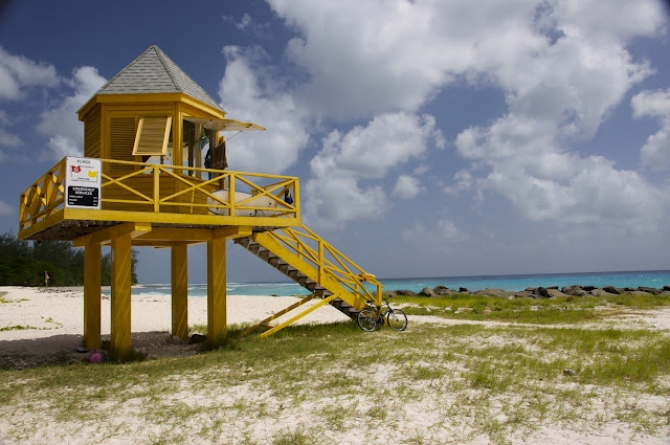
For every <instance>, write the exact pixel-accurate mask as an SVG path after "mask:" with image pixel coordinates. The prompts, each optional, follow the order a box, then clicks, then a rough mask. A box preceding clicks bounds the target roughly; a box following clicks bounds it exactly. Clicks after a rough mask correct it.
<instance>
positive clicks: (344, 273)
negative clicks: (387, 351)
mask: <svg viewBox="0 0 670 445" xmlns="http://www.w3.org/2000/svg"><path fill="white" fill-rule="evenodd" d="M298 228H299V229H301V230H303V231H304V232H305V233H300V232H299V231H297V230H296V229H298ZM278 232H283V233H286V235H280V233H278ZM267 233H268V235H269V236H271V237H272V238H274V239H275V240H277V241H279V242H281V243H282V244H283V245H284V246H286V247H288V249H289V250H293V251H294V252H295V254H296V255H297V256H298V257H301V258H302V259H303V260H305V261H308V262H310V263H312V264H313V265H314V267H315V268H316V269H317V270H318V273H319V278H320V279H319V281H323V278H324V276H327V277H329V278H331V279H333V280H334V281H336V282H337V283H338V284H340V285H341V286H342V287H344V288H346V289H349V290H350V291H351V292H352V293H354V294H355V295H357V296H358V297H359V298H362V299H363V300H365V301H372V302H374V303H375V304H377V305H379V304H381V302H382V288H383V286H382V284H381V283H380V282H379V281H378V280H377V278H376V277H375V276H374V275H373V274H370V273H368V272H366V271H365V270H363V269H362V268H361V267H360V266H358V265H357V264H356V263H355V262H353V261H352V260H351V259H349V258H348V257H347V256H346V255H344V254H343V253H342V252H340V251H339V250H338V249H336V248H335V247H334V246H333V245H331V244H330V243H328V242H327V241H325V240H324V239H323V238H321V237H320V236H319V235H317V234H316V233H315V232H313V231H312V230H310V229H309V228H307V227H306V226H305V225H304V224H301V225H300V226H295V227H290V228H289V227H287V228H282V229H277V230H274V231H271V232H267ZM301 237H303V238H307V239H310V240H312V241H314V242H316V243H317V249H314V248H312V246H310V245H309V244H307V243H305V242H304V241H303V240H302V239H301ZM326 253H328V254H330V256H331V257H332V258H333V259H334V260H335V261H336V263H337V264H336V263H334V262H333V261H331V260H330V259H328V258H327V257H326ZM366 282H367V283H370V284H372V285H373V286H374V287H375V290H374V293H373V292H371V291H370V290H369V289H368V288H367V287H366V286H365V285H364V283H366Z"/></svg>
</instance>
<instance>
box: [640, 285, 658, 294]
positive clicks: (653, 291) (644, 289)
mask: <svg viewBox="0 0 670 445" xmlns="http://www.w3.org/2000/svg"><path fill="white" fill-rule="evenodd" d="M638 290H641V291H642V292H648V293H650V294H653V295H658V294H660V293H661V292H663V291H662V290H661V289H656V288H655V287H646V286H640V287H638Z"/></svg>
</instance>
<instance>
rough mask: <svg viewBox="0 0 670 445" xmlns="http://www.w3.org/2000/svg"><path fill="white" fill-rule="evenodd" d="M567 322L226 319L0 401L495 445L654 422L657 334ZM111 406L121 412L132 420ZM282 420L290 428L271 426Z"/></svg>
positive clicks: (110, 423) (661, 399) (49, 419)
mask: <svg viewBox="0 0 670 445" xmlns="http://www.w3.org/2000/svg"><path fill="white" fill-rule="evenodd" d="M433 300H434V299H431V300H430V301H431V302H433ZM464 300H465V299H464ZM452 301H453V300H452ZM444 303H445V305H446V303H447V301H446V300H445V302H444ZM445 307H446V306H445ZM506 310H511V309H510V308H503V309H502V310H501V312H502V311H506ZM524 310H526V309H524V308H523V306H521V309H520V311H521V312H523V311H524ZM586 311H588V310H586ZM595 320H596V322H597V321H598V319H595ZM577 324H578V322H575V325H574V326H572V325H570V326H568V327H563V328H558V327H550V326H538V325H534V326H532V327H529V326H526V325H522V324H519V325H510V326H495V327H489V326H482V325H476V324H469V325H450V326H446V325H438V324H420V323H412V321H410V328H409V329H408V330H407V331H405V332H402V333H397V332H393V331H391V330H389V329H383V330H381V331H377V332H374V333H369V334H364V333H362V332H361V331H360V330H359V329H358V328H357V327H356V326H355V324H354V323H335V324H330V325H317V326H294V327H289V328H287V329H284V330H282V331H280V332H278V333H277V334H275V335H273V336H271V337H269V338H267V339H265V340H259V339H258V338H257V337H253V336H249V337H241V336H240V333H241V331H242V330H243V327H235V328H232V329H229V331H228V337H227V338H226V340H225V341H223V342H222V343H220V344H217V347H215V348H213V349H211V350H209V351H206V352H205V351H203V352H201V353H199V354H197V355H194V356H187V357H181V358H161V359H157V360H144V361H134V362H123V363H121V362H118V363H114V362H109V363H104V364H100V365H86V364H83V363H76V364H64V363H63V364H59V365H51V366H45V367H40V368H32V369H24V370H21V371H17V370H4V371H0V404H1V405H2V406H4V407H5V412H6V413H8V414H7V416H9V417H8V420H10V421H11V422H9V424H11V425H19V424H20V422H18V419H21V418H23V417H22V416H24V417H25V416H30V417H31V419H32V420H31V423H32V424H36V425H49V428H56V427H62V428H72V427H71V425H84V426H87V425H96V428H98V429H99V431H98V432H97V433H96V434H98V435H97V436H95V437H114V438H117V439H119V440H120V439H122V438H124V437H126V438H127V437H131V436H132V437H133V440H134V442H135V443H138V444H150V443H177V442H183V441H184V440H186V439H187V438H196V437H197V438H198V441H201V442H206V443H248V444H256V443H258V444H260V443H263V444H265V443H272V444H312V443H320V444H321V443H324V444H328V443H341V442H345V441H348V442H350V443H369V442H373V441H374V440H375V438H376V437H388V438H392V441H393V442H394V443H421V442H423V443H444V441H445V440H444V438H445V437H448V438H450V440H452V438H461V439H462V441H463V442H467V441H472V438H473V437H476V436H478V435H483V436H484V437H486V438H488V441H489V442H491V443H506V442H510V441H511V440H512V439H511V438H512V434H514V433H515V432H518V431H520V430H522V431H523V430H525V431H533V430H535V429H537V428H540V427H542V426H543V425H547V424H548V425H556V424H558V425H561V427H564V428H572V427H574V425H577V424H583V423H584V422H587V423H591V422H592V423H593V424H594V425H595V424H603V423H607V422H624V423H625V425H629V426H631V428H633V429H634V430H636V431H637V432H636V434H658V435H662V434H665V433H666V432H667V425H668V419H669V417H670V416H669V414H668V413H670V402H669V401H668V398H667V395H668V394H669V393H670V338H668V336H667V335H665V333H663V332H653V331H643V330H618V329H610V328H604V327H603V328H602V329H581V328H580V327H579V326H578V325H577ZM194 330H199V331H200V332H206V327H202V326H200V327H194ZM568 369H569V370H570V372H565V371H566V370H568ZM654 398H656V399H654ZM644 400H657V402H655V403H656V405H654V404H652V403H642V401H644ZM417 409H418V411H417V412H419V413H420V414H414V415H415V418H413V420H412V422H414V423H415V424H417V425H420V427H416V428H414V427H413V428H412V429H411V430H408V429H406V426H405V425H407V419H408V416H411V415H412V414H411V413H412V412H413V411H412V410H417ZM123 416H126V417H130V418H132V419H133V421H132V425H133V427H132V430H131V429H129V427H128V426H127V425H126V424H125V423H123V418H124V417H123ZM12 419H13V420H12ZM12 422H13V423H12ZM287 422H291V423H293V424H297V425H298V426H297V427H292V428H291V429H286V425H287V424H288V423H287ZM294 422H295V423H294ZM45 428H46V427H45ZM664 428H666V429H664ZM30 434H32V433H30V432H29V430H28V429H21V428H19V427H11V426H8V429H7V432H6V437H5V438H4V439H5V440H7V441H10V442H29V441H31V440H32V439H33V438H34V437H33V436H30ZM73 434H74V433H73ZM347 434H355V436H354V437H355V439H352V438H351V437H350V436H347ZM356 434H357V435H356ZM90 440H91V441H93V440H94V437H93V436H91V438H90ZM389 440H391V439H389ZM453 440H456V439H453Z"/></svg>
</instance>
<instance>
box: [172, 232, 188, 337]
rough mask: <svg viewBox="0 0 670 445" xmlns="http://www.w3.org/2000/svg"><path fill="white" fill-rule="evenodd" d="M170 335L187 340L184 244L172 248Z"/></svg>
mask: <svg viewBox="0 0 670 445" xmlns="http://www.w3.org/2000/svg"><path fill="white" fill-rule="evenodd" d="M171 250H172V335H176V336H177V337H179V338H181V339H182V340H186V339H188V267H187V266H188V252H187V245H186V244H177V245H175V246H172V248H171Z"/></svg>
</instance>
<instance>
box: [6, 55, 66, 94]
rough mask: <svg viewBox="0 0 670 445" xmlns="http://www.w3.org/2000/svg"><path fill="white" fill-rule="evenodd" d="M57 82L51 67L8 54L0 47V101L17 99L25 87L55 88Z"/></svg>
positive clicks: (58, 80) (57, 79)
mask: <svg viewBox="0 0 670 445" xmlns="http://www.w3.org/2000/svg"><path fill="white" fill-rule="evenodd" d="M59 82H60V79H59V78H58V75H57V74H56V68H54V66H53V65H48V64H44V63H38V62H35V61H32V60H30V59H28V58H26V57H23V56H17V55H14V54H10V53H9V52H7V51H6V50H5V49H4V48H2V47H0V99H19V98H20V97H21V96H22V94H23V92H24V90H25V89H26V88H27V87H55V86H57V85H58V84H59Z"/></svg>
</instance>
